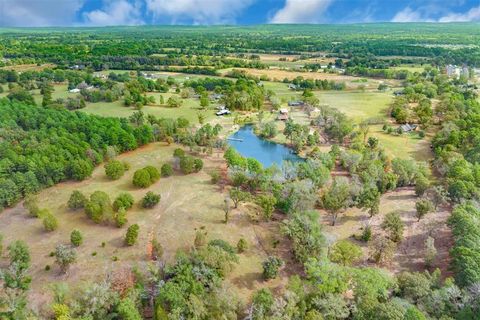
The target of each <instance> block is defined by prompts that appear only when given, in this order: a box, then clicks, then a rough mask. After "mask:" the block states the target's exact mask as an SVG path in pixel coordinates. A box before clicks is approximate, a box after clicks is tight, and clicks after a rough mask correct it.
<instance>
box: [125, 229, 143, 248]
mask: <svg viewBox="0 0 480 320" xmlns="http://www.w3.org/2000/svg"><path fill="white" fill-rule="evenodd" d="M139 231H140V227H139V226H138V224H132V225H131V226H130V227H128V229H127V233H126V235H125V244H126V245H127V246H133V245H134V244H135V243H136V242H137V238H138V232H139Z"/></svg>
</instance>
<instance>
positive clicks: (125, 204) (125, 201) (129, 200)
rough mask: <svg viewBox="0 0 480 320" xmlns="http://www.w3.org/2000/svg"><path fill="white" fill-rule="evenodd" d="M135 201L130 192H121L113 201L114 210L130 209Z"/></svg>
mask: <svg viewBox="0 0 480 320" xmlns="http://www.w3.org/2000/svg"><path fill="white" fill-rule="evenodd" d="M133 203H134V200H133V197H132V195H131V194H130V193H127V192H125V193H121V194H120V195H119V196H118V197H117V198H116V199H115V201H113V210H115V211H118V210H119V209H120V208H124V209H125V210H128V209H130V208H131V207H132V206H133Z"/></svg>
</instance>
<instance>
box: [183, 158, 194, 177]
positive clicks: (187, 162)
mask: <svg viewBox="0 0 480 320" xmlns="http://www.w3.org/2000/svg"><path fill="white" fill-rule="evenodd" d="M180 170H182V172H183V173H184V174H190V173H193V172H195V158H193V157H191V156H184V157H182V158H180Z"/></svg>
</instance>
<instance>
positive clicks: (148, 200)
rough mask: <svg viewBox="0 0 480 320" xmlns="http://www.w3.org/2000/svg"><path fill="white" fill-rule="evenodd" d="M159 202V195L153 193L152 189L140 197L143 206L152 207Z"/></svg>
mask: <svg viewBox="0 0 480 320" xmlns="http://www.w3.org/2000/svg"><path fill="white" fill-rule="evenodd" d="M159 202H160V195H159V194H155V193H153V192H152V191H149V192H147V194H146V195H145V197H143V199H142V207H144V208H153V207H155V206H156V205H157V204H158V203H159Z"/></svg>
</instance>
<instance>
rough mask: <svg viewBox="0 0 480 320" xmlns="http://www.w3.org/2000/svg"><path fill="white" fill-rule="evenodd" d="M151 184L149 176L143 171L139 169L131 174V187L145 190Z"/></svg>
mask: <svg viewBox="0 0 480 320" xmlns="http://www.w3.org/2000/svg"><path fill="white" fill-rule="evenodd" d="M151 184H152V182H151V179H150V174H149V173H148V171H146V170H145V169H139V170H137V171H135V173H134V174H133V185H134V186H136V187H139V188H146V187H148V186H150V185H151Z"/></svg>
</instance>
